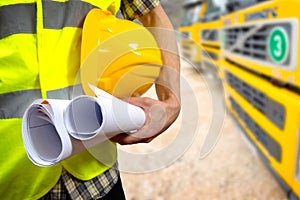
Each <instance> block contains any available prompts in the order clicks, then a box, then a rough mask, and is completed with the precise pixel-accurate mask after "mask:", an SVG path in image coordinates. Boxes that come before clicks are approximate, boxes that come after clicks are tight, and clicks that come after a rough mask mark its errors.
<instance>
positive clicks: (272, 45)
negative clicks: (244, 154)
mask: <svg viewBox="0 0 300 200" xmlns="http://www.w3.org/2000/svg"><path fill="white" fill-rule="evenodd" d="M226 10H227V12H228V14H226V15H224V16H223V17H222V20H221V21H222V22H221V23H222V30H221V36H220V37H221V44H222V45H221V54H222V59H221V61H220V63H221V65H222V67H223V74H224V80H225V81H224V82H225V91H226V105H227V108H228V110H229V111H230V112H231V113H232V116H233V117H234V118H235V119H236V121H237V122H238V124H239V125H240V127H241V128H242V129H243V130H244V133H245V136H247V138H248V139H249V141H251V143H252V144H253V145H254V146H255V147H256V149H257V151H258V153H259V154H260V155H261V158H262V159H263V161H264V163H265V164H266V166H267V167H268V168H269V169H270V171H271V172H273V174H274V176H275V177H276V179H277V180H278V182H279V183H280V184H281V185H282V187H283V188H284V189H285V191H286V192H287V196H288V197H289V198H290V199H299V197H300V137H299V136H300V129H299V128H300V89H299V88H300V68H299V67H298V60H299V59H298V57H299V56H298V54H299V53H298V51H299V50H298V49H299V46H300V43H299V19H300V12H299V10H300V1H298V0H272V1H261V0H247V1H237V0H228V1H227V4H226Z"/></svg>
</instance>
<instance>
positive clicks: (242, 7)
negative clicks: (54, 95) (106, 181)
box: [119, 0, 300, 200]
mask: <svg viewBox="0 0 300 200" xmlns="http://www.w3.org/2000/svg"><path fill="white" fill-rule="evenodd" d="M161 4H162V5H163V7H164V8H165V10H166V12H167V14H168V16H169V17H170V19H171V21H172V23H173V25H174V28H175V29H176V31H177V32H176V36H177V38H178V46H179V49H180V56H181V67H182V68H181V72H182V75H181V85H182V88H181V97H182V111H181V114H180V116H179V118H178V119H177V121H176V122H175V123H174V124H173V125H172V126H171V127H170V128H169V129H168V130H167V131H166V132H165V133H163V134H162V135H160V136H159V137H158V138H156V139H155V140H154V141H152V142H151V143H149V144H137V145H131V146H119V155H120V156H121V158H120V159H119V160H120V169H121V177H122V181H123V185H124V190H125V193H126V197H127V199H129V200H140V199H143V200H144V199H145V200H152V199H155V200H156V199H157V200H164V199H166V200H168V199H184V200H185V199H189V200H190V199H193V200H194V199H195V200H198V199H230V200H231V199H275V200H277V199H278V200H282V199H299V197H300V183H299V180H300V174H299V173H300V167H299V164H300V162H299V153H298V151H299V147H298V146H299V141H300V140H299V124H300V123H299V122H300V71H299V70H300V69H299V68H298V57H299V56H298V54H299V52H298V51H299V50H298V49H299V45H300V43H299V41H300V40H299V32H298V31H299V30H298V21H299V20H298V19H299V18H300V13H299V12H298V10H299V8H300V1H296V0H273V1H268V0H247V1H238V0H223V1H222V0H187V1H183V0H182V1H179V0H162V1H161ZM147 95H148V96H150V97H154V96H155V91H154V90H153V88H151V89H150V90H149V91H148V93H147V94H146V96H147ZM129 155H130V156H129ZM122 156H124V159H122Z"/></svg>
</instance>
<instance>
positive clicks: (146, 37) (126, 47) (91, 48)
mask: <svg viewBox="0 0 300 200" xmlns="http://www.w3.org/2000/svg"><path fill="white" fill-rule="evenodd" d="M161 66H162V59H161V52H160V49H159V47H158V45H157V43H156V41H155V39H154V37H153V35H152V34H151V33H150V32H149V31H148V30H147V29H146V28H145V27H143V26H141V25H139V24H137V23H134V22H131V21H129V20H125V19H118V18H116V17H115V16H114V15H112V14H111V13H110V12H107V11H102V10H100V9H92V10H91V11H90V12H89V13H88V15H87V16H86V19H85V21H84V26H83V32H82V46H81V70H80V76H81V83H82V86H83V90H84V92H85V93H86V94H88V95H93V92H92V90H91V89H90V88H89V84H92V85H95V86H98V87H99V88H100V89H103V90H105V91H106V92H108V93H110V94H112V95H114V96H116V97H119V98H124V97H130V96H137V95H138V96H139V95H142V94H143V93H144V92H146V91H147V90H148V89H149V88H150V87H151V85H152V84H153V83H154V82H155V80H156V78H157V77H158V75H159V73H160V68H161Z"/></svg>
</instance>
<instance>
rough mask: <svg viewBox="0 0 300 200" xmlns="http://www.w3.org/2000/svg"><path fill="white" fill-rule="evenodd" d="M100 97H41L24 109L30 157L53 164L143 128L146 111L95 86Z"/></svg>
mask: <svg viewBox="0 0 300 200" xmlns="http://www.w3.org/2000/svg"><path fill="white" fill-rule="evenodd" d="M92 89H93V90H94V91H95V93H96V95H97V97H90V96H87V95H82V96H79V97H76V98H75V99H72V100H56V99H46V100H43V99H38V100H36V101H34V102H33V103H32V104H31V105H30V106H29V107H28V108H27V110H26V111H25V113H24V116H23V122H22V137H23V141H24V145H25V149H26V152H27V155H28V157H29V159H30V160H31V161H32V162H33V163H34V164H36V165H38V166H50V165H53V164H55V163H57V162H60V161H61V160H64V159H66V158H68V157H70V156H72V155H74V154H76V153H79V152H81V151H83V150H85V149H86V148H90V147H92V146H94V145H96V144H99V143H101V142H103V141H105V140H107V139H109V138H111V137H113V136H115V135H117V134H119V133H122V132H131V131H135V130H137V129H139V128H141V127H142V126H143V124H144V122H145V113H144V111H143V110H142V109H141V108H139V107H137V106H134V105H131V104H128V103H126V102H124V101H122V100H120V99H117V98H115V97H113V96H111V95H110V94H108V93H106V92H104V91H102V90H100V89H98V88H96V87H93V88H92Z"/></svg>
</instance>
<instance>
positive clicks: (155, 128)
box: [111, 97, 180, 145]
mask: <svg viewBox="0 0 300 200" xmlns="http://www.w3.org/2000/svg"><path fill="white" fill-rule="evenodd" d="M129 103H131V104H133V105H136V106H139V107H141V108H143V109H144V111H145V114H146V122H145V124H144V126H143V127H142V128H141V129H139V130H138V131H137V132H135V133H122V134H119V135H117V136H115V137H113V138H111V141H113V142H117V143H119V144H122V145H126V144H136V143H148V142H150V141H152V140H153V139H154V138H155V137H157V136H158V135H159V134H161V133H162V132H163V131H165V130H166V129H167V128H168V127H169V126H170V125H171V124H172V123H173V122H174V121H175V120H176V118H177V116H178V114H179V111H180V103H179V101H178V100H175V99H172V100H169V101H165V102H163V101H158V100H154V99H151V98H148V97H143V98H142V97H132V98H130V99H129Z"/></svg>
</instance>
